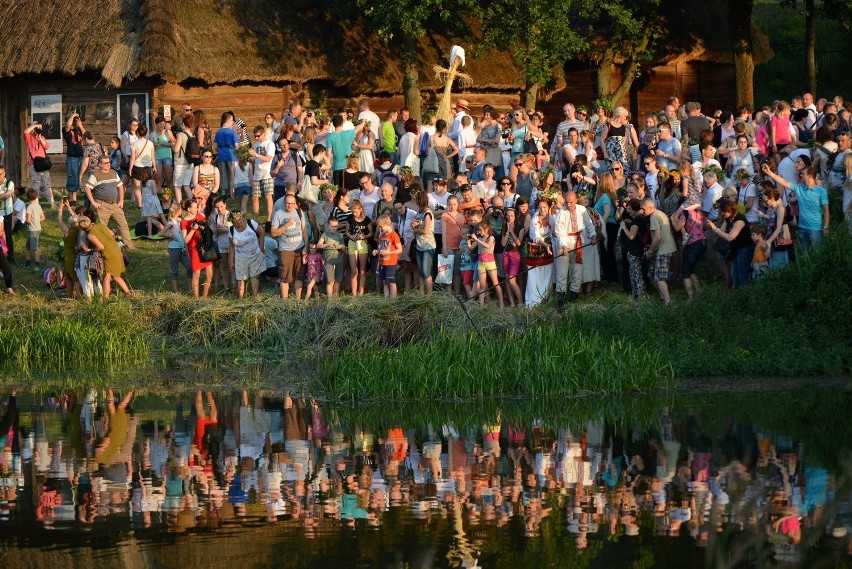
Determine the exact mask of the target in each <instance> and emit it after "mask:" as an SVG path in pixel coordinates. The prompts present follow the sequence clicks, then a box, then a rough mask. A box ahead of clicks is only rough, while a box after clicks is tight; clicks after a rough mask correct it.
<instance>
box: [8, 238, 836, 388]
mask: <svg viewBox="0 0 852 569" xmlns="http://www.w3.org/2000/svg"><path fill="white" fill-rule="evenodd" d="M45 227H46V229H45V234H46V237H45V239H44V241H45V242H46V244H45V246H46V248H47V247H49V243H50V239H51V231H56V229H55V224H46V225H45ZM835 227H836V229H835V230H834V232H833V236H832V238H830V239H829V240H828V241H827V242H826V243H825V244H824V245H823V246H821V247H819V248H817V249H816V250H814V251H813V252H812V254H810V255H808V256H800V258H799V260H798V261H797V263H796V264H795V265H793V266H791V267H790V268H788V269H786V270H784V271H779V272H775V273H773V274H771V275H770V276H769V277H768V278H766V279H764V280H763V281H761V282H759V283H755V284H753V285H751V286H749V287H747V288H745V289H742V290H739V291H729V290H726V289H724V288H722V287H721V286H720V285H718V284H715V283H712V282H711V283H710V284H706V285H704V287H703V289H702V291H701V292H700V293H699V294H698V295H696V299H695V301H694V302H693V303H691V304H686V303H684V302H683V293H682V292H681V290H680V287H679V285H677V284H676V283H672V286H673V289H674V291H675V292H674V299H675V302H674V303H673V305H672V306H670V307H664V306H662V305H661V304H660V303H659V302H658V301H657V300H656V299H649V300H646V301H644V302H641V303H639V304H635V303H634V302H633V301H632V300H631V299H630V298H629V297H628V296H627V295H624V294H623V293H621V292H614V291H612V290H611V289H610V290H606V289H604V290H603V291H601V292H596V293H594V294H593V295H591V296H584V297H583V300H581V302H579V303H577V304H575V305H572V306H571V307H570V308H569V309H568V310H567V311H566V313H565V314H564V315H557V314H556V313H555V311H554V310H553V306H552V305H551V304H547V303H545V304H543V305H541V306H539V307H537V308H536V309H534V310H527V309H507V310H498V309H497V308H496V306H495V305H493V304H492V305H486V306H479V305H478V304H476V303H470V304H469V305H468V306H467V308H468V313H469V317H468V315H467V314H466V313H465V312H464V311H462V310H461V309H460V307H459V305H458V302H457V301H456V300H454V299H453V298H452V297H450V296H449V295H446V294H436V295H433V296H429V297H426V296H421V295H419V294H408V295H403V296H401V297H400V298H398V299H396V300H386V299H384V298H381V297H378V296H375V295H370V296H368V297H366V298H351V297H345V298H341V299H333V300H330V301H329V300H325V299H323V300H320V301H310V302H297V301H292V300H291V301H282V300H280V299H278V298H277V297H275V296H273V295H272V294H270V293H265V294H263V295H262V296H261V297H260V298H257V299H255V298H247V299H242V300H238V299H235V298H233V297H217V298H211V299H208V300H206V301H199V300H196V299H193V298H191V297H188V296H187V295H185V294H173V293H171V292H158V290H160V289H161V288H162V287H161V286H160V285H158V284H156V283H157V281H158V279H161V278H162V277H163V276H165V275H167V274H168V268H167V266H166V265H167V260H166V255H165V251H164V248H165V245H164V244H162V243H146V242H141V243H140V248H139V251H138V252H137V253H134V254H133V261H132V263H131V265H130V269H129V272H128V279H129V281H130V282H131V283H132V284H134V285H136V288H137V294H136V296H135V297H134V298H132V299H122V298H118V299H115V300H111V301H96V302H93V303H91V304H87V303H84V302H82V301H74V302H71V301H65V300H62V301H60V300H57V299H56V298H55V294H54V293H55V291H52V290H51V289H47V288H46V287H45V286H44V285H43V284H42V285H40V286H39V285H36V284H35V282H36V281H35V277H34V275H33V274H32V273H30V274H25V275H24V277H23V280H24V281H25V282H27V279H29V282H31V283H33V284H31V285H27V284H22V285H21V286H19V287H18V290H19V293H21V294H20V296H17V297H5V298H4V311H3V312H2V313H0V370H2V371H3V372H5V373H7V374H9V375H12V374H17V373H18V370H21V369H23V370H24V373H25V374H31V375H32V376H34V377H38V376H39V374H41V373H43V372H45V371H52V370H74V369H80V370H83V371H85V372H86V373H95V372H97V371H98V370H100V369H106V370H109V371H110V372H118V371H125V372H132V371H133V370H136V369H138V368H140V367H144V368H146V369H150V368H151V367H152V366H154V365H157V362H156V360H157V359H162V358H165V359H167V360H168V363H167V364H166V365H167V366H169V367H174V366H176V365H179V366H182V369H185V370H187V371H186V375H187V376H188V377H193V376H198V374H204V373H206V372H205V369H211V368H212V369H216V370H224V371H223V374H224V375H227V374H228V373H234V374H235V375H236V376H238V377H242V376H241V373H242V372H243V371H244V370H246V369H252V370H254V371H252V372H251V374H250V375H249V376H246V381H250V382H251V383H252V384H253V385H269V384H270V383H271V384H273V385H274V384H275V382H278V384H279V385H280V384H281V383H283V382H285V381H286V382H288V383H292V382H293V380H299V383H300V384H305V383H306V382H307V384H308V385H309V386H311V385H312V386H313V387H311V389H312V390H313V392H315V393H316V392H317V389H322V391H324V392H325V393H326V394H328V395H330V396H332V397H335V398H336V397H343V398H350V399H351V398H357V399H379V398H395V399H406V398H409V399H410V398H421V397H441V398H456V397H462V398H466V397H475V396H483V395H521V394H523V395H528V396H529V395H531V396H555V395H557V394H566V393H573V394H577V393H580V394H585V393H600V392H607V393H625V392H631V391H637V390H638V391H643V390H649V389H654V388H656V387H659V386H664V385H668V384H669V383H670V380H671V378H672V377H675V378H695V377H719V376H743V375H752V376H783V377H795V376H842V375H844V374H849V372H850V370H852V355H850V353H849V350H848V338H849V337H850V332H852V326H850V322H852V238H850V237H849V236H848V235H847V234H846V233H845V232H843V231H842V230H841V229H840V228H841V227H842V226H839V225H838V226H835ZM53 238H54V239H56V238H58V235H55V236H53ZM54 242H55V241H54ZM137 243H139V242H137ZM21 245H23V243H21ZM23 272H24V271H22V266H21V263H20V262H19V263H18V265H17V267H16V273H15V274H16V277H17V275H18V274H20V273H23ZM140 282H141V283H148V284H143V285H142V289H143V290H139V285H138V283H140ZM159 282H160V284H162V281H161V280H160V281H159ZM705 282H706V281H705ZM30 286H31V287H32V290H33V292H32V293H30V294H27V289H28V288H30ZM36 291H37V292H36ZM45 293H46V294H45ZM480 335H481V337H482V338H485V340H484V341H483V340H482V339H481V337H480ZM217 373H218V372H217ZM312 382H313V383H312Z"/></svg>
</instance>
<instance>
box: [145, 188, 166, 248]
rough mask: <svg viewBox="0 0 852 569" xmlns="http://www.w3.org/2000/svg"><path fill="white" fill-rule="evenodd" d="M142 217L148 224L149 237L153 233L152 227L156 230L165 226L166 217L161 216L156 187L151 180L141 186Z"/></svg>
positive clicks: (161, 208) (161, 209) (161, 210)
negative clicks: (155, 227)
mask: <svg viewBox="0 0 852 569" xmlns="http://www.w3.org/2000/svg"><path fill="white" fill-rule="evenodd" d="M142 217H144V218H145V221H147V222H148V236H149V237H150V236H151V235H152V234H153V233H154V231H153V227H154V225H156V226H157V228H158V229H162V228H163V226H165V225H166V216H165V215H163V207H162V206H161V205H160V199H159V198H158V197H157V186H156V183H155V182H154V179H153V178H151V179H150V180H148V182H147V183H146V184H145V185H144V186H142Z"/></svg>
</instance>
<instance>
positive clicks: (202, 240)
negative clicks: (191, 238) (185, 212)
mask: <svg viewBox="0 0 852 569" xmlns="http://www.w3.org/2000/svg"><path fill="white" fill-rule="evenodd" d="M198 225H200V226H201V229H199V230H198V236H199V237H198V244H197V245H196V246H195V248H196V250H197V251H198V256H199V257H200V258H201V260H202V261H204V262H207V261H218V260H219V259H221V258H222V254H221V253H220V252H219V247H218V246H217V245H216V238H215V237H214V235H213V230H212V229H210V226H209V225H207V224H206V223H204V222H201V221H199V222H198Z"/></svg>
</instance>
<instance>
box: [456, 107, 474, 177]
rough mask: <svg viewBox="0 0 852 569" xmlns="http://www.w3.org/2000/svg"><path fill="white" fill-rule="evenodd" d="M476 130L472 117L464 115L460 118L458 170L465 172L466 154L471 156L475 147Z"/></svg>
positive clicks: (466, 168)
mask: <svg viewBox="0 0 852 569" xmlns="http://www.w3.org/2000/svg"><path fill="white" fill-rule="evenodd" d="M476 136H477V135H476V131H475V130H473V119H472V118H470V117H469V116H467V115H465V116H464V117H462V120H461V130H460V131H459V137H458V138H459V142H458V146H459V172H467V170H468V167H467V163H466V162H465V161H466V160H467V157H468V156H473V150H474V148H476Z"/></svg>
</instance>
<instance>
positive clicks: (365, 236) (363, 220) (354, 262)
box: [344, 200, 373, 296]
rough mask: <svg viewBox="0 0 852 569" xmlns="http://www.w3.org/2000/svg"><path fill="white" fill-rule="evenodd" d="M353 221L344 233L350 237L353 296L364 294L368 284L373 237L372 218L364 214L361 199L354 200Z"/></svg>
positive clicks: (350, 268)
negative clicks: (368, 263) (371, 240)
mask: <svg viewBox="0 0 852 569" xmlns="http://www.w3.org/2000/svg"><path fill="white" fill-rule="evenodd" d="M351 219H352V222H351V224H350V225H349V227H348V228H347V229H346V232H345V233H344V235H345V236H346V238H347V239H349V245H348V248H349V270H350V274H351V275H352V276H351V279H352V283H351V286H352V296H364V287H365V286H366V284H367V257H368V256H369V253H370V247H369V245H368V243H369V242H370V238H372V237H373V230H372V227H371V224H370V218H369V217H367V216H366V215H364V206H363V205H362V204H361V200H352V218H351Z"/></svg>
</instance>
